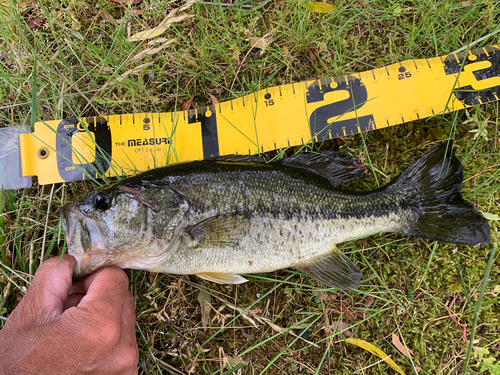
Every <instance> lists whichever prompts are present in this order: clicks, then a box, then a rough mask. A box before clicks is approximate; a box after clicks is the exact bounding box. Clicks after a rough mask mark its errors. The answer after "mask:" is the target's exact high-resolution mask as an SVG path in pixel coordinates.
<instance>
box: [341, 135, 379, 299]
mask: <svg viewBox="0 0 500 375" xmlns="http://www.w3.org/2000/svg"><path fill="white" fill-rule="evenodd" d="M338 139H340V138H338ZM344 143H345V142H344ZM344 143H343V144H344ZM374 301H375V297H373V296H368V297H367V298H366V301H365V307H366V308H368V307H370V306H371V305H373V302H374Z"/></svg>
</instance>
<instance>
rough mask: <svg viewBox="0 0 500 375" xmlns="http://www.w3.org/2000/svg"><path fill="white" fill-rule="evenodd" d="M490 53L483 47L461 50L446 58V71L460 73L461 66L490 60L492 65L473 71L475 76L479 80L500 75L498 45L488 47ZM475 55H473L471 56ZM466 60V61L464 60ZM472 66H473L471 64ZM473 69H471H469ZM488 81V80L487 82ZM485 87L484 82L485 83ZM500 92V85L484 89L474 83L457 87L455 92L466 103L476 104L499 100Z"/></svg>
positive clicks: (499, 50)
mask: <svg viewBox="0 0 500 375" xmlns="http://www.w3.org/2000/svg"><path fill="white" fill-rule="evenodd" d="M485 49H486V51H487V52H488V55H489V56H488V55H486V54H485V53H484V51H483V50H482V49H477V50H472V51H470V53H469V52H460V53H457V54H456V57H457V58H458V61H457V58H455V55H450V56H447V57H446V59H444V71H445V73H446V74H447V75H448V74H457V73H460V72H461V71H460V68H461V67H462V65H463V67H466V66H467V65H474V63H477V62H480V61H488V62H490V64H491V65H490V67H488V68H484V69H478V70H474V71H472V74H473V75H474V78H475V79H476V80H477V81H478V82H481V81H484V80H487V79H488V78H494V77H500V49H499V48H498V47H486V48H485ZM471 56H473V57H471ZM464 60H465V61H464ZM471 68H472V66H471ZM468 70H471V69H468ZM485 83H487V82H485ZM483 87H484V84H483ZM499 93H500V85H497V86H493V85H492V86H490V87H489V88H485V89H482V90H477V89H474V85H467V86H461V87H458V88H455V89H454V90H453V94H455V96H456V97H457V99H458V100H460V101H461V102H462V103H463V104H465V105H476V104H480V103H487V102H492V101H495V100H497V98H496V97H495V96H497V97H498V95H499Z"/></svg>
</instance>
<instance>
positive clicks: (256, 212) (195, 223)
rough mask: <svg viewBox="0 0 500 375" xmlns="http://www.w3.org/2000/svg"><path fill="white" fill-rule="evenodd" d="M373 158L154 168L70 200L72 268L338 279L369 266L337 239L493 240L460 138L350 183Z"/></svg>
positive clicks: (223, 278) (308, 157) (341, 282)
mask: <svg viewBox="0 0 500 375" xmlns="http://www.w3.org/2000/svg"><path fill="white" fill-rule="evenodd" d="M365 171H366V168H365V166H364V165H363V164H362V163H361V162H359V161H357V160H356V159H354V158H353V157H352V156H349V155H347V154H345V153H342V152H337V151H319V152H307V153H301V154H297V155H295V156H291V157H287V158H284V159H282V160H279V161H274V162H270V163H265V162H261V161H260V160H256V158H251V159H250V160H243V161H242V160H238V158H237V157H226V158H216V159H214V160H202V161H193V162H187V163H180V164H174V165H170V166H166V167H162V168H157V169H152V170H150V171H146V172H143V173H140V174H137V175H135V176H133V177H129V178H125V179H123V180H121V181H117V182H115V183H113V184H111V185H109V186H107V187H102V188H99V189H97V190H95V191H93V192H91V193H89V194H87V195H86V196H84V197H83V198H81V199H80V200H78V201H76V202H75V203H71V204H67V205H65V206H63V207H62V208H61V211H60V213H61V220H62V226H63V229H64V231H65V233H66V243H67V246H68V252H69V253H70V254H72V255H73V256H74V257H75V258H76V259H77V263H78V264H77V266H76V268H75V278H82V277H85V276H86V275H88V274H90V273H92V272H95V271H97V270H98V269H101V268H103V267H107V266H115V267H120V268H123V269H125V268H131V269H139V270H146V271H150V272H157V273H158V272H160V273H161V272H163V273H170V274H180V275H197V276H198V277H200V278H202V279H205V280H208V281H211V282H215V283H223V284H224V283H227V284H239V283H243V282H246V281H247V279H245V278H244V277H243V276H241V274H252V273H263V272H271V271H275V270H278V269H282V268H292V269H295V270H297V271H299V272H302V273H304V274H305V275H307V276H309V277H311V278H312V279H314V280H317V281H319V282H320V283H322V284H324V285H326V286H328V287H331V288H338V289H345V290H349V289H355V288H357V286H358V284H359V283H360V281H361V278H362V274H361V272H360V270H359V268H358V267H357V266H356V265H355V264H354V263H353V261H352V260H351V259H350V258H349V257H348V256H347V255H345V254H344V253H342V252H341V251H340V250H339V248H338V246H337V245H338V244H340V243H343V242H347V241H352V240H356V239H360V238H364V237H367V236H370V235H374V234H378V233H383V232H395V233H401V234H404V235H408V236H417V237H421V238H426V239H431V240H436V241H442V242H448V243H453V244H464V245H485V244H487V243H489V242H490V226H489V224H488V221H487V219H486V218H485V217H484V216H483V215H482V214H481V212H480V211H478V210H477V209H476V207H475V206H474V205H473V204H472V203H470V202H468V201H466V200H465V199H464V198H463V197H462V195H461V193H460V191H461V189H462V180H463V166H462V164H461V162H460V160H459V159H458V158H457V157H456V155H455V152H454V146H453V143H452V142H451V141H449V142H445V143H443V144H442V145H440V146H438V147H436V148H434V149H432V150H430V151H429V152H427V153H426V154H424V155H423V156H422V157H421V158H419V159H418V160H416V161H414V162H413V163H412V164H411V165H409V166H408V167H407V168H406V169H405V170H404V171H403V172H402V173H401V174H400V175H399V176H397V177H396V178H394V179H393V180H392V181H390V182H389V183H388V184H387V185H385V186H383V187H381V188H379V189H376V190H373V191H368V192H354V193H353V192H349V191H344V190H345V189H344V190H343V189H342V185H345V184H346V183H348V182H349V181H352V180H354V179H355V178H358V177H360V176H361V175H363V174H364V173H365Z"/></svg>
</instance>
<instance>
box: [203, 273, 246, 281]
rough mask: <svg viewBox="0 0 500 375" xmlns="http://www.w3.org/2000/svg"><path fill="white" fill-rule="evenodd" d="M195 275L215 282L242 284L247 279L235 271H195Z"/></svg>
mask: <svg viewBox="0 0 500 375" xmlns="http://www.w3.org/2000/svg"><path fill="white" fill-rule="evenodd" d="M196 276H198V277H199V278H201V279H203V280H208V281H212V282H214V283H217V284H242V283H246V282H247V281H248V280H247V279H245V278H244V277H243V276H240V275H237V274H235V273H216V272H202V273H197V274H196Z"/></svg>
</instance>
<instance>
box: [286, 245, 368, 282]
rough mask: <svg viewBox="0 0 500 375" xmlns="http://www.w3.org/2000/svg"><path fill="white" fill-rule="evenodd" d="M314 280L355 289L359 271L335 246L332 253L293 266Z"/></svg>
mask: <svg viewBox="0 0 500 375" xmlns="http://www.w3.org/2000/svg"><path fill="white" fill-rule="evenodd" d="M293 268H295V269H296V270H297V271H300V272H303V273H305V274H306V275H307V276H309V277H312V278H313V279H314V280H318V281H319V282H321V283H323V284H325V285H328V286H329V287H332V288H338V289H355V288H356V287H357V286H358V284H359V282H360V281H361V276H362V274H361V271H360V270H359V269H358V267H356V266H355V265H354V263H353V262H352V261H351V260H350V259H349V258H348V257H347V256H346V255H345V254H344V253H342V252H341V251H340V250H339V249H338V248H337V247H336V246H335V247H334V249H333V253H331V254H328V255H326V256H324V257H322V258H318V259H315V260H312V261H307V262H304V263H302V264H300V265H299V266H294V267H293Z"/></svg>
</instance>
